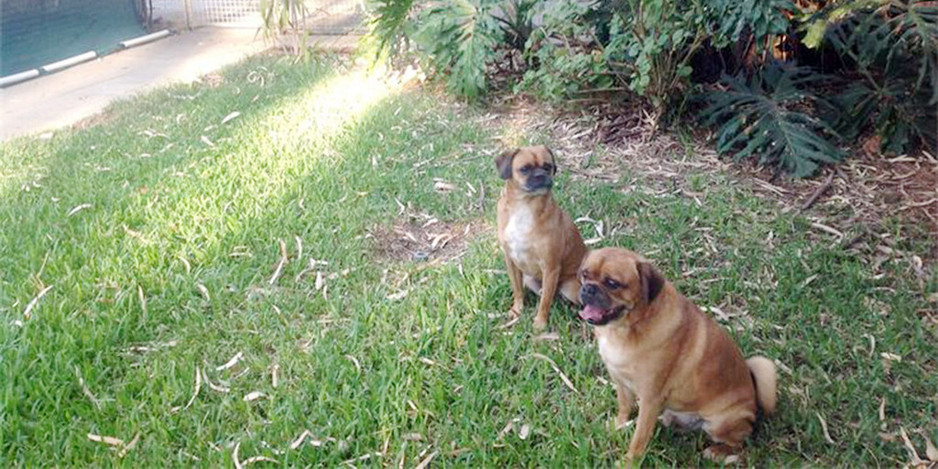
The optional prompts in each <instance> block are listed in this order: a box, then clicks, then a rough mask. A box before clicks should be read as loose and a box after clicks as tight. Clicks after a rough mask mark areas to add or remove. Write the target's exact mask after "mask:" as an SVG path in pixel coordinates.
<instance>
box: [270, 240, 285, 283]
mask: <svg viewBox="0 0 938 469" xmlns="http://www.w3.org/2000/svg"><path fill="white" fill-rule="evenodd" d="M277 242H279V243H280V261H278V262H277V268H276V269H274V274H273V275H271V276H270V281H268V282H267V284H268V285H273V284H275V283H277V279H279V278H280V275H281V274H282V273H283V266H285V265H287V245H286V243H284V242H283V240H282V239H278V240H277Z"/></svg>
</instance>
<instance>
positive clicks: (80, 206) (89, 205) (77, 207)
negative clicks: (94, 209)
mask: <svg viewBox="0 0 938 469" xmlns="http://www.w3.org/2000/svg"><path fill="white" fill-rule="evenodd" d="M86 208H91V204H81V205H76V206H75V207H73V208H72V209H71V210H69V211H68V213H66V214H65V216H66V217H70V216H72V215H74V214H76V213H78V212H80V211H82V210H84V209H86Z"/></svg>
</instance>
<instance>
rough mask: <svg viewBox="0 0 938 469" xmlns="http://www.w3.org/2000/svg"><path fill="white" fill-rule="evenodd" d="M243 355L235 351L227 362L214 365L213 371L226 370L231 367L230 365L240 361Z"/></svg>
mask: <svg viewBox="0 0 938 469" xmlns="http://www.w3.org/2000/svg"><path fill="white" fill-rule="evenodd" d="M243 357H244V353H242V352H238V353H236V354H235V355H234V356H233V357H231V359H229V360H228V361H227V362H225V364H224V365H219V366H216V367H215V371H224V370H227V369H228V368H231V367H233V366H235V365H237V364H238V362H239V361H241V358H243Z"/></svg>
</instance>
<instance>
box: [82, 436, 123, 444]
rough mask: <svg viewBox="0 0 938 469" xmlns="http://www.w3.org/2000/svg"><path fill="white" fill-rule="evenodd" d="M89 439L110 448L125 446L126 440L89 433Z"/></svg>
mask: <svg viewBox="0 0 938 469" xmlns="http://www.w3.org/2000/svg"><path fill="white" fill-rule="evenodd" d="M88 439H89V440H91V441H96V442H98V443H104V444H106V445H110V446H124V440H122V439H120V438H114V437H113V436H101V435H95V434H94V433H89V434H88Z"/></svg>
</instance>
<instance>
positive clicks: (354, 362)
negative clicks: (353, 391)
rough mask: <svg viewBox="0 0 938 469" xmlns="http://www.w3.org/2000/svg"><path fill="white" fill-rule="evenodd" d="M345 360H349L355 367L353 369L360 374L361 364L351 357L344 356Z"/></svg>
mask: <svg viewBox="0 0 938 469" xmlns="http://www.w3.org/2000/svg"><path fill="white" fill-rule="evenodd" d="M345 358H347V359H349V361H351V362H352V363H353V364H354V365H355V369H356V370H358V372H359V373H361V372H362V365H361V363H359V362H358V359H357V358H355V357H354V356H352V355H346V356H345Z"/></svg>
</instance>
